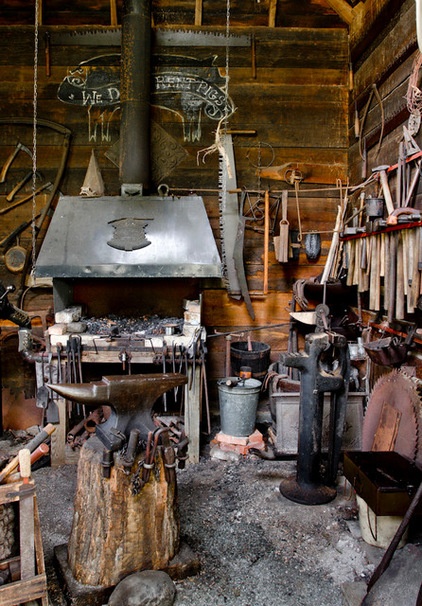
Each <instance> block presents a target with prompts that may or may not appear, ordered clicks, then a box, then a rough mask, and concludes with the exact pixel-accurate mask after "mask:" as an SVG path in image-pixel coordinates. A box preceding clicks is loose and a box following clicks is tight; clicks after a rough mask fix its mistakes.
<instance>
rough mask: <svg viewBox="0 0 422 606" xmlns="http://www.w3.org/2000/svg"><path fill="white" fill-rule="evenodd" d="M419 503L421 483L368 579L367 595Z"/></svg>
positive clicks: (387, 562)
mask: <svg viewBox="0 0 422 606" xmlns="http://www.w3.org/2000/svg"><path fill="white" fill-rule="evenodd" d="M421 501H422V482H421V483H420V484H419V488H418V490H417V491H416V494H415V496H414V497H413V499H412V501H411V503H410V505H409V507H408V510H407V511H406V513H405V515H404V516H403V520H402V521H401V524H400V526H399V527H398V528H397V530H396V534H395V535H394V537H393V538H392V540H391V543H390V545H389V546H388V548H387V550H386V552H385V553H384V555H383V557H382V560H381V562H380V563H379V564H378V566H377V568H376V569H375V571H374V573H373V574H372V576H371V578H370V579H369V583H368V586H367V592H368V593H369V591H370V590H371V589H372V587H373V586H374V585H375V583H376V582H377V581H378V579H379V578H380V577H381V576H382V575H383V573H384V572H385V571H386V570H387V568H388V566H389V564H390V562H391V560H392V559H393V555H394V553H395V551H396V549H397V547H398V545H399V543H400V541H401V539H402V537H403V534H404V532H405V530H406V528H407V527H408V526H409V523H410V521H411V519H412V518H413V515H414V513H415V511H416V509H417V508H418V506H419V504H420V502H421ZM365 603H366V598H365V599H364V600H363V602H362V606H364V604H365Z"/></svg>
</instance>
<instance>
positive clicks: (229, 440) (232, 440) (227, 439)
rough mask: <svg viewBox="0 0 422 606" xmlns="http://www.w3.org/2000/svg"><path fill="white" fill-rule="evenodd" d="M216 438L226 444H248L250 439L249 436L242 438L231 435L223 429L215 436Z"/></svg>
mask: <svg viewBox="0 0 422 606" xmlns="http://www.w3.org/2000/svg"><path fill="white" fill-rule="evenodd" d="M215 439H216V440H217V442H221V443H225V444H241V445H243V446H246V444H247V443H248V440H249V438H248V437H246V438H240V437H237V436H229V435H228V434H226V433H223V432H222V431H220V433H218V434H217V435H216V436H215Z"/></svg>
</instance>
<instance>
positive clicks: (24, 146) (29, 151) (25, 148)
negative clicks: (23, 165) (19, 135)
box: [16, 141, 32, 158]
mask: <svg viewBox="0 0 422 606" xmlns="http://www.w3.org/2000/svg"><path fill="white" fill-rule="evenodd" d="M16 147H17V149H19V150H21V151H23V152H25V153H26V154H28V156H29V157H30V158H32V152H31V150H30V149H29V148H28V147H26V145H24V144H23V143H21V142H20V141H19V142H18V144H17V145H16Z"/></svg>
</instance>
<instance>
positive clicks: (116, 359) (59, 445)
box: [47, 327, 205, 465]
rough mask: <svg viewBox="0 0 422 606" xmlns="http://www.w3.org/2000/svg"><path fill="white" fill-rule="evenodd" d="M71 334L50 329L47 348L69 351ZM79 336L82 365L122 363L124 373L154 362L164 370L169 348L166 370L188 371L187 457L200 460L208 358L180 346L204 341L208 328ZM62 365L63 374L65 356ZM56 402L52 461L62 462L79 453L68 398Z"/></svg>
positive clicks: (55, 463) (185, 392) (55, 359)
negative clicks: (72, 439) (73, 444)
mask: <svg viewBox="0 0 422 606" xmlns="http://www.w3.org/2000/svg"><path fill="white" fill-rule="evenodd" d="M53 332H54V331H53ZM71 336H72V335H71V334H61V335H56V334H48V333H47V338H48V344H47V349H48V350H49V351H51V352H52V353H54V352H56V351H57V347H58V346H60V347H61V348H62V349H63V350H64V351H66V345H67V342H68V340H69V338H70V337H71ZM73 336H74V335H73ZM78 337H80V340H81V358H80V362H81V366H82V369H83V368H84V367H85V365H86V364H106V365H107V364H119V365H120V366H121V369H122V371H123V373H127V372H129V373H130V372H131V368H132V367H133V366H134V365H142V366H144V365H147V366H149V367H152V366H153V365H155V367H156V368H159V370H158V372H161V371H162V369H163V365H162V356H163V351H164V355H165V354H166V352H167V355H168V361H167V372H179V371H180V372H182V373H184V374H186V376H187V378H188V382H187V384H186V386H185V388H184V411H183V417H184V428H185V432H186V435H187V436H188V437H189V449H188V454H189V459H188V461H189V463H198V462H199V451H200V423H201V392H202V381H201V379H202V373H201V371H202V366H203V365H204V364H205V360H204V358H203V357H202V358H201V357H199V348H198V356H194V357H193V358H190V359H188V358H187V357H185V358H182V356H181V348H185V350H186V351H187V349H188V348H190V347H192V342H193V341H195V342H198V343H199V342H202V341H203V340H204V339H205V329H204V328H202V327H185V330H184V334H177V335H173V336H166V337H164V338H163V336H157V337H151V338H148V339H143V338H137V337H119V338H117V337H116V338H114V339H113V338H104V337H101V336H98V335H92V334H89V333H81V334H80V335H78ZM174 346H177V347H176V354H175V357H174V359H173V360H172V359H171V357H170V354H168V352H174ZM66 363H67V362H66ZM51 364H52V365H53V367H55V370H54V371H53V373H52V374H53V375H54V376H55V377H58V376H59V369H58V365H59V361H58V358H57V356H55V357H53V358H52V359H51ZM157 364H158V366H157ZM60 366H61V370H60V375H61V376H62V377H63V378H64V377H65V371H64V366H65V359H64V358H62V359H61V360H60ZM171 366H172V368H171V370H170V367H171ZM137 372H138V371H137ZM163 372H164V371H163ZM56 403H57V406H58V409H59V422H58V424H57V427H56V431H55V433H54V434H53V436H52V445H51V458H52V464H53V465H62V464H64V463H69V462H74V460H75V456H77V454H75V452H74V451H72V449H71V448H70V447H68V446H67V431H68V427H67V425H68V411H67V404H66V400H64V399H63V398H61V397H57V399H56Z"/></svg>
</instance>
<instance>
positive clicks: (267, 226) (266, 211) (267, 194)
mask: <svg viewBox="0 0 422 606" xmlns="http://www.w3.org/2000/svg"><path fill="white" fill-rule="evenodd" d="M264 201H265V209H264V280H263V288H262V290H263V292H264V295H266V294H268V247H269V244H270V242H269V237H270V192H269V191H268V190H267V191H266V192H265V197H264Z"/></svg>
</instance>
